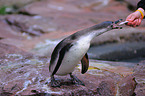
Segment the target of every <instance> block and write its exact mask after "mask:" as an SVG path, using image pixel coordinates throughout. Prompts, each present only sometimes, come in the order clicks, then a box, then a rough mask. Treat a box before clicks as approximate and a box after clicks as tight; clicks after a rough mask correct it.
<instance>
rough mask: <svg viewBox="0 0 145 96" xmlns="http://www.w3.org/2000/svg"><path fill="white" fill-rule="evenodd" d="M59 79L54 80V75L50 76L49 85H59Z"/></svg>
mask: <svg viewBox="0 0 145 96" xmlns="http://www.w3.org/2000/svg"><path fill="white" fill-rule="evenodd" d="M60 86H61V84H60V81H59V80H56V79H55V78H54V76H51V87H60Z"/></svg>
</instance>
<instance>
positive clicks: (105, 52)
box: [88, 42, 145, 63]
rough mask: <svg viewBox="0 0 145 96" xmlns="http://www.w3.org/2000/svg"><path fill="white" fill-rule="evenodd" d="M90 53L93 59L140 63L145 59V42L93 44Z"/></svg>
mask: <svg viewBox="0 0 145 96" xmlns="http://www.w3.org/2000/svg"><path fill="white" fill-rule="evenodd" d="M88 55H89V58H91V59H99V60H109V61H120V62H134V63H138V62H140V61H142V60H145V42H125V43H119V44H106V45H101V46H93V47H91V48H90V49H89V51H88Z"/></svg>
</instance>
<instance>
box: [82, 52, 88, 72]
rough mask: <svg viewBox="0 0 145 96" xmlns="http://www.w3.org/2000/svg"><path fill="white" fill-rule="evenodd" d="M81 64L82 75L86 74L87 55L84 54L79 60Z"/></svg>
mask: <svg viewBox="0 0 145 96" xmlns="http://www.w3.org/2000/svg"><path fill="white" fill-rule="evenodd" d="M81 63H82V72H81V73H82V74H84V73H86V72H87V70H88V68H89V59H88V54H87V53H86V54H85V55H84V57H83V58H82V60H81Z"/></svg>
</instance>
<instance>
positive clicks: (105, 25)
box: [101, 19, 122, 30]
mask: <svg viewBox="0 0 145 96" xmlns="http://www.w3.org/2000/svg"><path fill="white" fill-rule="evenodd" d="M120 21H122V19H119V20H117V21H115V22H112V21H105V22H103V23H102V24H101V25H102V27H103V28H107V30H111V29H122V27H121V26H119V25H118V23H119V22H120Z"/></svg>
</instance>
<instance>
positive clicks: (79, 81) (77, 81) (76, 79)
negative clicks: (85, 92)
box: [70, 73, 85, 86]
mask: <svg viewBox="0 0 145 96" xmlns="http://www.w3.org/2000/svg"><path fill="white" fill-rule="evenodd" d="M70 77H71V80H72V81H73V82H74V84H78V85H83V86H85V84H84V83H83V82H82V81H81V80H79V79H78V78H77V77H76V76H74V75H72V74H71V73H70Z"/></svg>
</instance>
